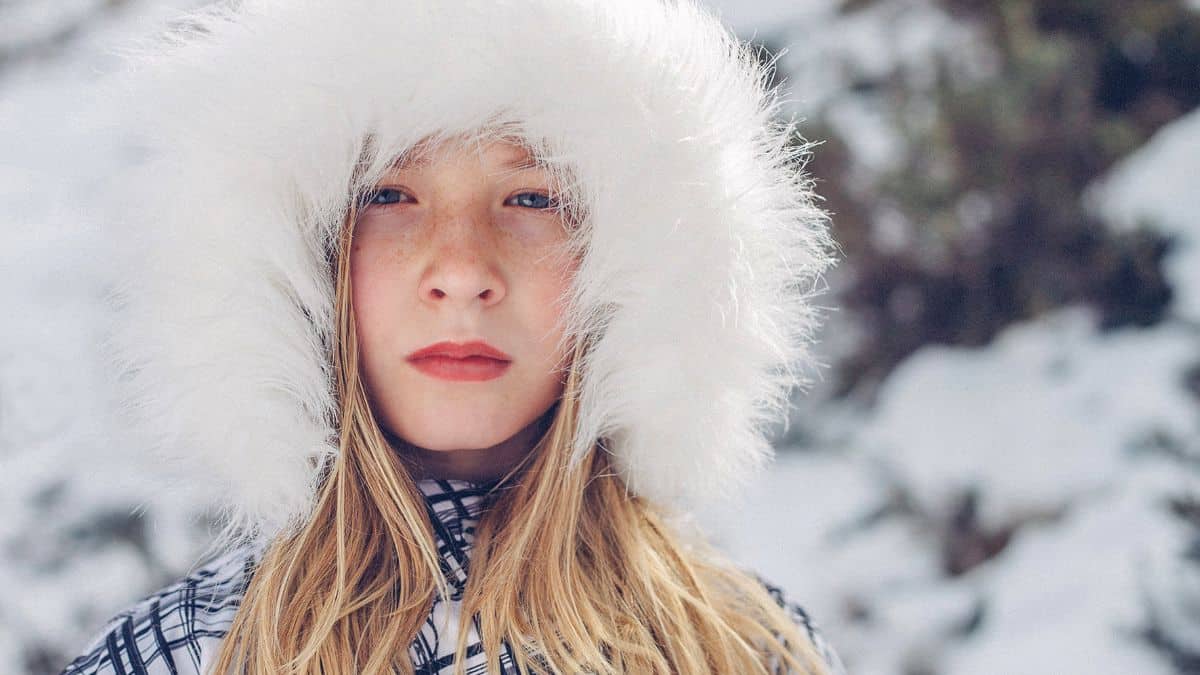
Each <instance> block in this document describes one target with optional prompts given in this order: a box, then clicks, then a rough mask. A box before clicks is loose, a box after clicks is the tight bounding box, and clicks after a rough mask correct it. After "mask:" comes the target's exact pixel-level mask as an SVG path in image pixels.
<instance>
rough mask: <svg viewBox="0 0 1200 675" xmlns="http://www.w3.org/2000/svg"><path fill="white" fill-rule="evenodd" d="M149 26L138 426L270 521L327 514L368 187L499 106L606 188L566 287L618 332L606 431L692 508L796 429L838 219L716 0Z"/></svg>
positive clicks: (501, 2) (237, 13)
mask: <svg viewBox="0 0 1200 675" xmlns="http://www.w3.org/2000/svg"><path fill="white" fill-rule="evenodd" d="M129 52H130V53H129V56H130V58H129V64H130V68H129V69H128V72H127V73H126V74H125V75H124V76H123V77H122V79H121V80H120V82H119V86H117V87H116V88H115V89H114V90H113V91H114V92H115V95H119V96H122V97H125V98H123V100H124V101H125V103H124V105H125V106H126V108H127V109H128V110H129V115H130V119H131V120H133V121H134V122H135V123H136V125H137V129H138V132H139V133H140V134H141V136H140V138H141V139H142V141H141V142H142V143H143V150H144V152H145V156H144V157H143V158H142V161H140V162H138V165H137V168H135V169H133V170H132V171H131V172H130V174H129V175H126V176H121V177H119V180H117V181H115V183H114V184H116V185H119V186H123V189H124V190H126V192H125V194H124V195H123V200H124V203H126V204H127V205H128V207H129V209H128V212H127V213H126V216H127V217H123V218H122V219H121V222H119V223H116V224H114V226H113V236H114V237H117V238H118V241H120V243H121V247H122V249H123V258H122V259H121V260H119V261H117V263H116V264H117V269H118V277H119V279H118V284H117V287H116V288H115V289H114V292H113V294H112V299H113V300H114V302H115V303H116V305H117V307H118V308H119V310H120V312H119V314H118V317H119V321H118V322H117V323H116V324H115V325H114V327H113V330H112V334H111V340H110V342H109V347H110V348H111V350H112V354H113V360H114V363H115V364H116V366H117V370H116V372H117V373H118V376H117V377H118V380H117V384H118V385H119V391H120V396H119V401H120V404H121V406H122V412H124V413H126V414H127V416H126V417H125V420H126V422H127V427H128V432H129V433H130V434H132V437H131V438H130V439H129V440H128V442H129V443H130V444H131V447H134V448H145V447H150V448H153V449H155V450H157V451H158V452H160V453H162V454H164V455H167V456H170V457H172V458H175V459H179V460H184V461H185V462H186V464H184V466H187V467H190V468H189V469H188V470H187V473H188V475H189V476H190V477H191V478H190V479H189V483H190V484H191V485H192V486H193V487H199V488H200V489H204V490H208V491H214V490H215V491H216V492H215V495H216V498H217V499H219V501H220V502H221V503H223V504H225V505H226V513H225V515H226V516H227V517H228V519H229V521H230V522H232V523H235V524H237V526H238V527H240V528H242V529H243V530H244V531H245V532H248V533H251V534H256V535H269V534H271V533H274V532H277V531H279V530H280V529H281V528H288V527H291V526H295V525H297V524H299V523H300V522H302V521H303V520H304V518H306V517H307V515H308V513H309V512H310V509H311V507H312V503H313V496H314V494H315V488H316V479H317V474H316V470H315V468H314V467H315V466H316V465H317V464H318V463H319V462H320V461H321V460H322V459H324V458H325V457H326V456H328V455H330V454H331V453H336V452H337V433H336V429H335V428H334V426H332V424H331V423H330V421H329V420H330V419H332V413H333V407H334V395H333V391H332V379H331V374H332V369H331V365H330V360H329V354H330V352H329V344H330V339H331V334H332V326H333V317H332V310H333V285H332V282H331V280H330V270H329V264H328V262H327V258H326V255H327V251H328V250H329V247H330V246H332V245H333V242H334V235H335V233H336V230H337V227H338V226H339V224H340V221H341V216H342V213H343V212H344V209H345V208H346V206H347V203H348V202H347V200H348V199H349V196H350V194H351V192H352V191H353V190H356V189H359V188H361V187H364V186H367V185H370V184H371V183H373V182H374V181H375V180H377V179H378V178H379V177H380V175H381V174H382V172H383V170H384V168H385V165H386V163H387V162H388V161H389V160H390V159H392V158H393V157H394V156H395V155H397V154H399V153H400V152H401V151H403V150H404V149H406V148H409V147H411V146H412V145H413V143H414V142H416V141H417V140H419V139H421V138H423V137H425V136H427V135H429V134H433V133H456V132H470V131H471V130H476V129H480V128H482V127H483V126H484V125H485V124H486V123H488V122H492V121H495V120H496V119H502V120H507V121H509V122H512V123H515V124H516V125H517V127H516V128H518V129H519V131H520V134H521V135H522V137H523V138H526V139H528V140H529V142H530V143H531V145H533V146H534V147H535V148H537V151H538V154H539V155H540V156H541V157H543V158H545V159H546V160H547V161H548V162H550V163H551V165H552V166H554V167H560V168H561V169H562V170H563V172H564V173H563V176H567V175H568V174H567V173H566V172H568V171H569V176H570V177H571V180H572V181H573V182H571V184H570V187H569V189H570V191H571V194H572V195H573V198H574V199H575V200H576V201H577V202H578V203H580V204H582V205H584V208H585V209H586V212H587V214H588V215H589V219H588V221H587V223H586V224H585V227H583V228H581V229H580V230H579V232H578V233H577V239H576V240H574V241H573V245H575V246H577V247H578V250H579V251H581V252H584V258H583V262H582V264H581V267H580V270H579V273H578V276H577V278H576V283H575V285H574V286H573V287H572V290H571V296H570V298H566V299H565V302H566V303H567V305H566V306H567V307H568V309H567V310H566V314H565V316H566V323H567V326H568V336H570V335H575V334H586V335H591V336H595V337H596V338H598V341H597V342H596V344H595V345H594V348H593V350H592V352H591V354H590V358H589V359H588V360H587V362H586V363H585V368H584V387H583V392H582V398H581V401H580V405H581V416H580V424H579V428H578V435H577V437H576V438H575V439H574V450H575V452H576V453H577V456H578V455H579V454H581V453H585V452H586V451H588V450H589V448H591V447H592V446H593V444H594V442H596V441H597V440H598V439H599V440H601V441H602V445H603V447H604V448H605V449H607V450H608V451H610V452H612V453H614V456H615V459H616V464H617V467H618V469H619V470H620V472H621V474H622V476H623V477H624V479H625V480H626V481H627V483H628V485H629V487H630V489H631V490H632V491H634V492H636V493H638V494H642V495H646V496H648V497H650V498H652V499H656V500H658V501H659V502H660V503H663V504H676V505H681V506H683V507H684V508H686V507H687V505H688V504H694V503H696V501H700V500H704V501H707V500H712V499H720V498H722V497H725V496H728V495H731V494H733V493H734V491H735V489H736V488H738V487H739V486H742V485H744V484H745V483H746V482H747V480H748V479H749V478H750V477H751V476H752V475H753V473H754V472H755V471H756V470H757V469H759V468H761V467H763V466H764V465H765V463H766V461H767V460H768V459H769V458H770V457H771V455H772V450H771V447H770V445H769V443H768V442H767V440H766V439H765V434H766V432H767V431H768V426H767V425H768V424H769V423H770V422H771V421H773V420H775V419H777V418H779V416H780V415H781V414H784V413H785V412H786V408H787V403H788V395H789V390H790V388H791V387H793V386H797V385H800V386H806V385H807V384H809V383H811V380H810V379H809V378H807V376H805V375H804V373H803V371H804V369H805V368H807V367H810V366H813V365H817V364H814V362H813V359H812V357H811V356H810V353H809V349H808V346H809V344H810V342H811V339H812V333H813V331H814V330H815V328H816V326H817V325H818V321H819V319H818V314H817V311H816V308H814V307H813V306H812V305H811V304H810V303H809V299H810V298H811V297H813V296H814V295H815V294H816V293H818V292H820V291H819V289H818V288H817V282H818V281H819V280H820V275H821V273H822V272H823V271H824V270H825V269H826V268H827V267H828V266H829V265H830V264H832V262H833V260H834V258H833V252H834V249H835V248H836V245H835V244H834V242H832V240H831V239H830V237H829V234H828V231H827V221H826V219H825V217H824V214H823V213H822V212H821V211H820V210H819V209H818V208H816V207H815V206H814V204H813V195H812V194H811V192H810V185H809V182H808V181H807V179H806V178H805V177H804V175H803V173H802V172H801V171H800V169H799V168H798V166H797V164H796V163H795V162H794V161H789V160H791V159H794V157H795V155H796V154H797V153H798V152H800V150H799V149H797V148H796V147H794V146H788V144H787V141H788V139H789V136H790V135H791V134H792V133H793V126H794V124H793V123H790V122H789V123H782V122H777V121H773V120H774V117H773V116H774V115H775V114H776V113H778V112H779V109H780V101H779V97H778V94H777V92H775V91H773V90H770V89H768V88H767V86H766V78H767V71H766V69H765V67H764V66H762V65H760V64H759V63H757V61H756V60H755V58H754V57H753V54H752V52H751V51H750V49H749V47H746V46H745V45H742V44H740V43H738V42H737V40H736V38H734V37H733V36H732V35H731V34H730V33H729V32H728V30H727V29H726V28H725V27H724V26H723V25H721V23H720V22H719V21H718V20H717V19H716V18H715V17H713V16H711V15H710V14H708V13H707V12H706V11H705V10H703V9H701V8H699V7H697V6H696V5H695V4H694V3H693V2H691V0H681V1H679V2H668V1H661V2H660V1H658V0H596V1H590V0H587V1H585V0H461V1H459V2H441V1H437V0H325V1H316V0H250V1H247V2H242V3H239V4H238V5H237V6H236V7H235V8H232V9H230V8H224V9H210V10H207V11H204V12H201V13H198V14H193V15H191V16H190V18H188V20H187V21H184V22H181V23H179V24H178V25H176V26H174V27H173V28H172V30H171V31H168V32H167V33H166V35H165V38H164V39H158V40H155V41H152V42H149V43H145V44H143V45H140V46H138V47H137V48H135V49H131V50H129ZM368 134H369V135H371V137H372V138H373V139H374V141H375V146H374V147H375V150H374V151H372V152H370V153H368V156H369V158H370V161H369V165H368V166H367V167H365V169H366V170H365V171H362V173H361V174H356V171H355V164H356V162H358V160H359V158H360V156H362V155H363V152H364V147H365V146H364V139H365V137H366V136H367V135H368ZM356 176H357V179H356ZM201 479H203V481H202V482H198V481H201Z"/></svg>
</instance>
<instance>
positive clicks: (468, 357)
mask: <svg viewBox="0 0 1200 675" xmlns="http://www.w3.org/2000/svg"><path fill="white" fill-rule="evenodd" d="M407 359H408V362H409V363H411V364H412V365H413V367H414V368H416V369H417V370H419V371H421V372H423V373H425V374H426V375H429V376H431V377H437V378H441V379H443V380H470V381H481V380H491V379H494V378H497V377H500V376H501V375H503V374H504V372H505V371H506V370H508V366H509V364H510V363H511V361H512V358H511V357H509V356H508V354H505V353H504V352H502V351H500V350H499V349H496V348H495V347H493V346H491V345H489V344H487V343H486V342H483V341H480V340H475V341H472V342H467V343H465V344H461V345H460V344H455V343H453V342H439V343H437V344H432V345H429V346H428V347H425V348H423V349H419V350H417V351H415V352H413V353H412V354H409V355H408V357H407Z"/></svg>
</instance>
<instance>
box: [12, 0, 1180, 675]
mask: <svg viewBox="0 0 1200 675" xmlns="http://www.w3.org/2000/svg"><path fill="white" fill-rule="evenodd" d="M199 4H202V3H200V2H197V1H195V0H192V1H185V0H171V1H169V2H151V1H149V0H0V316H3V317H4V327H3V330H0V475H3V476H4V484H5V488H4V490H2V491H0V513H2V516H0V672H3V673H14V674H23V673H57V672H59V671H60V670H61V669H62V667H63V666H64V665H65V664H66V662H67V661H68V660H69V659H70V658H72V657H73V656H75V655H76V654H77V653H78V652H79V651H80V650H81V649H82V647H83V646H84V643H85V642H86V641H87V640H88V639H89V638H90V637H92V635H93V634H94V633H95V632H96V631H97V630H98V629H99V627H100V626H101V624H102V623H103V622H104V621H105V620H106V619H108V618H109V617H111V616H112V615H113V614H114V613H115V612H117V611H119V610H120V609H123V608H125V607H127V606H128V605H129V604H131V603H132V602H133V601H135V600H136V599H138V598H139V597H141V596H143V595H145V594H147V593H150V592H151V591H153V590H156V589H157V588H160V587H162V586H163V585H165V584H167V583H169V582H171V581H173V580H175V579H177V578H178V577H180V576H182V574H184V573H185V572H186V571H187V569H188V567H189V566H190V565H191V564H192V563H193V562H194V561H195V559H196V556H197V555H198V554H199V553H200V551H201V550H202V548H203V546H204V544H205V543H207V541H208V538H209V537H210V536H211V535H212V533H213V530H212V527H211V523H210V519H211V514H212V510H211V505H209V504H203V503H185V502H182V501H181V500H180V499H179V498H178V497H177V496H174V495H171V494H163V493H162V490H161V489H159V488H158V487H157V480H156V476H157V474H156V468H155V467H154V466H152V465H149V464H147V463H145V462H139V461H138V459H137V454H136V453H129V452H122V450H125V449H120V448H112V447H105V446H104V444H103V443H101V442H99V441H98V439H102V438H104V434H105V425H106V424H109V421H108V420H107V419H106V418H105V416H104V415H103V414H101V413H100V411H102V410H103V409H104V408H103V397H104V394H103V392H102V391H101V390H100V387H98V382H99V378H98V374H97V340H98V338H99V334H100V333H99V331H100V329H101V327H102V325H103V322H104V321H105V320H106V315H105V311H106V310H105V309H104V308H103V306H102V305H101V303H100V300H101V297H102V295H103V293H104V291H105V290H106V288H107V284H108V282H109V275H108V272H107V264H108V262H107V261H108V260H109V256H108V253H107V251H108V249H106V246H107V242H106V241H105V238H104V229H103V223H104V219H105V213H106V210H107V209H111V208H113V206H114V205H113V204H112V202H111V201H109V200H108V197H107V194H106V187H105V185H106V183H105V180H106V176H107V175H108V174H110V173H112V172H113V171H116V170H119V168H120V167H121V166H123V165H124V164H126V163H128V162H131V161H133V159H135V158H134V157H133V155H132V152H133V151H132V150H131V149H130V147H129V145H127V144H126V137H125V136H124V135H123V132H122V118H121V111H120V110H119V109H114V108H113V107H112V106H110V105H108V104H101V103H99V102H98V99H94V98H93V93H94V91H95V85H96V84H97V82H98V81H99V80H100V79H101V78H102V77H103V76H104V75H105V74H106V73H109V72H111V71H112V70H113V69H114V68H116V67H117V66H118V57H117V53H116V50H118V49H119V48H120V47H121V46H122V44H124V43H125V41H127V40H129V39H132V38H135V37H137V36H138V35H143V34H145V33H147V32H148V31H152V30H155V29H156V28H157V26H158V25H159V24H161V22H162V21H164V20H165V19H166V18H168V17H170V16H173V15H174V14H175V13H176V12H178V11H179V10H180V9H184V8H189V7H195V6H198V5H199ZM709 6H710V7H711V8H712V9H713V11H714V12H718V13H719V14H720V15H721V17H722V18H723V19H724V20H725V21H726V22H727V23H728V24H729V25H730V26H732V27H733V28H734V30H736V31H737V33H738V34H739V35H740V36H741V37H742V38H743V39H745V40H748V41H751V42H753V43H754V44H756V45H757V46H758V50H759V53H760V54H761V57H762V58H763V59H764V60H766V61H773V62H774V64H775V66H776V71H775V75H776V77H777V78H778V80H779V81H780V82H782V83H783V84H784V86H785V92H786V98H787V101H788V103H787V109H788V112H789V114H794V115H796V116H797V117H799V118H802V119H803V120H804V122H803V123H802V124H801V126H800V128H799V130H800V133H802V134H803V136H804V138H799V137H797V139H796V142H797V143H803V142H805V140H808V141H815V142H818V143H819V145H818V146H816V148H815V149H814V153H813V156H812V159H811V161H810V162H809V164H808V168H809V170H810V171H811V173H812V174H813V175H814V177H815V178H816V180H817V190H818V192H820V193H821V194H822V195H823V197H824V199H825V201H824V206H825V208H826V209H827V210H829V211H830V212H831V213H832V215H833V229H834V236H835V238H836V239H837V240H838V241H839V242H840V244H841V246H842V249H843V251H844V254H845V255H844V259H843V260H842V261H841V262H840V263H839V265H838V266H837V268H836V269H835V270H834V271H833V272H831V273H830V274H828V275H827V276H826V281H827V283H828V287H829V290H828V292H827V293H826V294H825V295H824V296H822V297H821V298H820V299H819V302H820V303H821V304H822V305H823V306H826V307H827V308H828V311H827V314H826V323H825V328H824V330H823V332H822V334H821V337H820V339H821V343H820V346H819V348H818V352H819V355H820V357H821V359H822V360H823V362H824V363H825V364H826V367H824V368H823V369H821V371H820V373H819V376H818V379H817V381H816V382H815V384H814V386H813V387H812V388H811V389H809V390H808V391H804V392H797V394H796V397H795V407H794V410H793V414H792V416H791V419H790V421H789V423H788V424H787V425H786V427H784V426H781V427H780V429H779V430H778V433H777V438H776V440H777V447H778V461H777V463H776V464H775V466H774V468H773V469H772V470H771V473H770V474H769V475H768V476H766V477H765V478H764V480H763V482H762V483H761V485H759V486H757V488H756V489H755V490H752V491H751V492H752V494H749V495H747V496H746V498H745V499H744V500H743V501H742V502H741V503H740V504H738V506H737V508H736V509H732V510H728V509H726V510H722V511H720V512H714V513H707V514H701V515H702V519H703V520H704V522H705V523H706V524H707V527H708V528H709V529H710V531H711V532H712V536H713V538H714V540H715V541H717V542H718V543H719V544H720V545H721V546H722V547H724V548H726V549H727V550H729V552H730V553H731V554H732V555H734V557H736V558H738V559H740V560H741V561H742V562H744V563H746V564H748V565H752V566H754V567H756V568H757V569H758V570H759V571H760V572H761V573H762V574H763V575H764V576H765V577H767V578H769V579H771V580H773V581H775V582H777V583H778V584H780V585H782V586H783V587H785V589H786V590H787V592H788V593H789V595H790V596H791V597H792V598H793V599H794V600H795V601H797V602H798V603H799V604H801V605H803V606H804V607H805V608H806V609H807V610H808V611H809V613H810V614H811V615H812V616H813V618H814V620H815V621H816V623H817V625H818V626H819V627H820V628H821V629H822V630H823V631H824V632H825V634H826V636H827V638H828V639H829V641H830V642H832V643H833V645H834V646H835V647H836V648H837V650H838V651H839V652H840V653H841V655H842V658H843V660H844V661H845V662H846V665H847V667H848V669H849V670H850V672H851V673H852V674H854V675H885V674H887V675H891V674H896V675H900V674H903V675H941V674H970V675H984V674H990V673H996V674H1006V675H1009V674H1012V673H1024V674H1033V673H1054V674H1060V673H1085V672H1086V673H1089V674H1091V675H1104V674H1106V673H1114V674H1116V673H1119V674H1121V675H1130V674H1138V675H1143V674H1145V675H1156V674H1160V673H1161V674H1170V673H1200V490H1198V489H1197V487H1198V483H1200V481H1198V478H1200V433H1198V432H1200V407H1198V404H1200V112H1197V110H1196V108H1197V105H1198V104H1200V0H1137V1H1135V2H1130V1H1129V0H995V1H992V2H981V1H980V0H846V1H838V0H810V1H807V2H805V1H801V0H793V1H792V2H782V1H779V0H760V1H758V2H754V1H751V0H721V1H717V0H710V2H709Z"/></svg>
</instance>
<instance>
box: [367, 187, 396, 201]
mask: <svg viewBox="0 0 1200 675" xmlns="http://www.w3.org/2000/svg"><path fill="white" fill-rule="evenodd" d="M403 194H404V192H402V191H400V190H397V189H396V188H380V189H378V190H376V191H374V192H370V193H367V198H366V200H365V201H364V202H363V203H364V204H395V203H396V202H398V201H400V195H403Z"/></svg>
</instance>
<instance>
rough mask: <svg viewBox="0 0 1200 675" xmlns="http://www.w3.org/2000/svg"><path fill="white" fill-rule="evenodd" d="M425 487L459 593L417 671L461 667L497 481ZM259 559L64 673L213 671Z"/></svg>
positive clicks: (202, 582) (230, 565)
mask: <svg viewBox="0 0 1200 675" xmlns="http://www.w3.org/2000/svg"><path fill="white" fill-rule="evenodd" d="M418 485H419V486H420V488H421V491H422V492H423V493H424V495H425V497H426V505H427V507H428V509H429V514H430V520H431V522H432V523H433V526H434V533H435V535H436V537H437V541H438V550H439V552H440V553H441V557H442V570H443V572H445V574H446V576H447V579H448V580H449V581H450V589H451V595H450V597H449V598H448V599H447V598H441V597H438V598H436V599H435V601H434V605H433V607H432V609H431V611H430V614H429V617H428V619H426V622H425V625H424V626H423V627H422V629H421V631H420V633H419V634H418V635H417V637H416V639H415V640H414V641H413V643H412V646H411V647H410V648H409V655H410V656H411V658H412V662H413V665H414V667H415V672H416V674H417V675H436V674H439V673H447V674H448V673H451V672H453V664H454V647H455V644H456V642H457V635H455V630H456V628H457V625H458V610H459V607H460V606H461V600H462V593H463V589H464V588H465V587H466V580H467V567H468V552H469V551H470V548H471V545H472V543H473V542H474V538H475V525H476V523H477V522H478V519H479V514H480V511H481V510H482V508H483V505H484V502H483V500H484V499H485V493H486V492H487V489H488V488H489V487H490V485H488V484H479V483H471V482H467V481H462V480H435V479H425V480H420V481H418ZM256 560H257V554H256V553H255V552H254V551H252V550H250V549H238V550H234V551H231V552H229V553H226V554H225V555H223V556H221V557H219V558H217V559H215V560H213V561H211V562H209V563H208V564H206V565H204V566H202V567H200V568H199V569H197V570H196V571H195V572H194V573H192V574H190V575H188V576H187V577H186V578H184V579H183V580H181V581H179V582H177V583H175V584H172V585H170V586H168V587H166V588H164V589H162V590H161V591H158V592H157V593H154V594H153V595H151V596H149V597H147V598H145V599H143V600H141V601H140V602H138V603H136V604H135V605H133V606H132V607H130V608H129V609H127V610H125V611H123V612H121V613H120V614H118V615H117V616H115V617H114V618H113V619H112V620H111V621H109V622H108V625H106V626H105V627H104V628H103V629H102V630H101V631H100V633H99V634H98V635H97V636H96V637H95V638H94V639H93V640H92V642H91V643H90V644H89V645H88V647H87V648H86V649H85V650H84V653H83V654H82V655H80V656H79V657H78V658H76V659H75V660H74V661H72V662H71V663H70V664H69V665H68V666H67V667H66V669H65V670H64V671H63V675H85V674H86V675H101V674H103V675H147V674H151V675H159V674H162V675H167V674H169V675H184V674H190V675H200V674H202V673H206V672H207V669H208V668H210V667H211V664H212V663H213V661H214V660H215V659H216V655H217V652H218V651H219V647H220V643H221V640H222V639H223V637H224V636H225V634H226V632H227V631H228V630H229V627H230V625H231V624H232V622H233V617H234V615H235V613H236V612H237V609H238V604H239V602H240V600H241V597H242V593H243V592H244V590H245V588H246V585H247V584H248V583H249V580H250V577H251V575H252V574H253V570H254V565H255V563H256ZM756 576H757V575H756ZM758 579H759V581H760V582H761V583H762V584H763V585H764V586H765V587H766V588H767V590H768V591H769V592H770V593H771V595H772V596H773V597H774V598H775V600H776V601H777V602H779V604H780V605H781V606H783V607H785V608H786V609H787V610H788V611H789V613H790V614H791V616H792V617H793V618H794V619H795V621H796V622H797V623H798V624H800V625H802V626H804V628H805V630H806V632H807V634H808V636H809V638H810V639H811V640H812V641H813V644H815V645H816V646H817V648H818V651H819V652H820V653H821V654H822V655H823V657H824V658H825V661H826V663H827V664H828V665H829V666H830V668H831V672H832V673H833V674H834V675H845V672H846V671H845V667H844V666H843V665H842V662H841V660H840V659H839V658H838V655H837V653H836V652H835V651H834V650H833V648H832V647H831V646H830V645H829V643H828V642H827V641H826V640H825V639H824V638H823V636H822V635H821V633H820V632H819V631H818V630H817V628H816V626H815V624H814V622H813V621H812V619H811V618H810V617H809V615H808V614H807V613H806V612H805V611H804V609H803V608H802V607H801V606H800V605H797V604H795V603H792V602H789V601H788V600H787V598H786V597H785V596H784V594H783V592H782V590H781V589H780V588H778V587H776V586H774V585H772V584H770V583H769V582H767V581H766V580H765V579H763V578H762V577H761V576H759V577H758ZM470 631H471V633H470V635H469V636H468V638H467V644H468V648H467V651H466V663H465V666H466V667H465V672H466V673H467V674H468V675H484V674H485V673H486V672H487V664H486V658H485V655H484V653H483V646H482V644H481V641H480V638H479V622H478V619H476V620H475V621H474V622H473V625H472V626H471V627H470ZM500 664H501V667H502V668H503V672H504V673H516V672H517V669H516V667H515V660H514V658H513V654H512V651H511V649H510V647H509V646H508V645H507V644H503V653H501V654H500Z"/></svg>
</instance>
